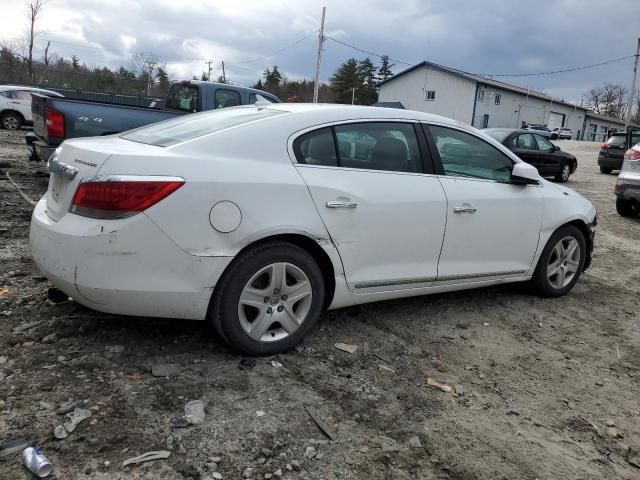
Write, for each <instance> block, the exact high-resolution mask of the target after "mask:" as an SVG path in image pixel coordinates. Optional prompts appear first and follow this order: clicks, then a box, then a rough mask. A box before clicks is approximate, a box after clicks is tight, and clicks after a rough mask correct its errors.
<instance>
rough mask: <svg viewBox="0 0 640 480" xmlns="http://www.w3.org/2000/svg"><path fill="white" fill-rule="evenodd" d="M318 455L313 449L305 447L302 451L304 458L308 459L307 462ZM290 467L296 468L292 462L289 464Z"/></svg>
mask: <svg viewBox="0 0 640 480" xmlns="http://www.w3.org/2000/svg"><path fill="white" fill-rule="evenodd" d="M317 454H318V452H317V451H316V449H315V448H313V447H307V448H306V449H305V451H304V458H308V459H309V460H311V459H312V458H313V457H315V456H316V455H317ZM291 465H293V468H296V467H295V465H294V464H293V462H292V463H291Z"/></svg>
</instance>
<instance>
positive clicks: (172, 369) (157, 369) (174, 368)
mask: <svg viewBox="0 0 640 480" xmlns="http://www.w3.org/2000/svg"><path fill="white" fill-rule="evenodd" d="M181 370H182V369H181V367H180V365H177V364H175V363H160V364H157V365H152V366H151V375H153V376H154V377H172V376H174V375H178V374H179V373H180V371H181Z"/></svg>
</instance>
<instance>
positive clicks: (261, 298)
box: [238, 262, 313, 342]
mask: <svg viewBox="0 0 640 480" xmlns="http://www.w3.org/2000/svg"><path fill="white" fill-rule="evenodd" d="M312 299H313V293H312V288H311V282H310V281H309V277H307V275H306V274H305V273H304V271H302V269H300V268H299V267H297V266H295V265H293V264H291V263H287V262H278V263H272V264H269V265H267V266H265V267H263V268H261V269H260V270H259V271H258V272H256V273H255V274H254V275H253V276H252V277H251V278H250V279H249V281H248V282H247V284H246V285H245V287H244V288H243V290H242V293H241V294H240V298H239V300H238V318H239V320H240V325H241V327H242V329H243V330H244V331H245V333H246V334H247V335H249V337H251V338H252V339H253V340H256V341H262V342H275V341H279V340H282V339H283V338H286V337H288V336H289V335H291V334H293V333H294V332H295V331H296V330H297V329H298V328H299V327H300V325H302V323H303V322H304V321H305V319H306V318H307V315H308V314H309V310H310V309H311V304H312Z"/></svg>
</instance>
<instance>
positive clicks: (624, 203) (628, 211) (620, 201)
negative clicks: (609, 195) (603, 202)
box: [616, 197, 640, 218]
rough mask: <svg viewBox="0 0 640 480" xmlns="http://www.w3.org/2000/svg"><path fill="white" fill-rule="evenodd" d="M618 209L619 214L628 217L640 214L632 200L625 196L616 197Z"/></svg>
mask: <svg viewBox="0 0 640 480" xmlns="http://www.w3.org/2000/svg"><path fill="white" fill-rule="evenodd" d="M616 210H617V211H618V214H620V215H621V216H623V217H627V218H636V217H638V215H640V212H639V211H638V210H637V209H636V208H635V207H634V205H633V203H632V202H631V201H630V200H625V199H624V198H620V197H618V198H616Z"/></svg>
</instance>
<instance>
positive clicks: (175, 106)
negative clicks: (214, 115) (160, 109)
mask: <svg viewBox="0 0 640 480" xmlns="http://www.w3.org/2000/svg"><path fill="white" fill-rule="evenodd" d="M166 105H167V108H168V109H171V110H181V111H183V112H196V111H197V110H198V87H197V86H195V85H184V84H182V83H175V84H173V85H171V88H170V89H169V95H167V104H166Z"/></svg>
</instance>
